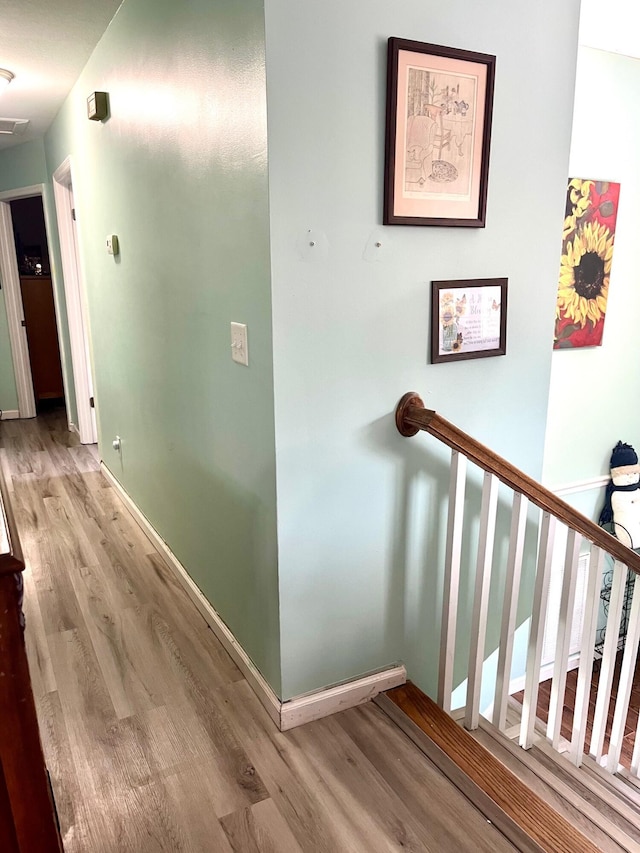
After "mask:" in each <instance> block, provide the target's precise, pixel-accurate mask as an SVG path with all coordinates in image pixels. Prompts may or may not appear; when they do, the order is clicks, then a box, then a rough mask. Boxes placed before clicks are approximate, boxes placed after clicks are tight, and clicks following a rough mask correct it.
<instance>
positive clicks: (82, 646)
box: [0, 411, 514, 853]
mask: <svg viewBox="0 0 640 853" xmlns="http://www.w3.org/2000/svg"><path fill="white" fill-rule="evenodd" d="M0 464H1V466H2V470H3V473H4V476H5V479H6V481H7V485H8V487H9V490H10V497H11V500H12V501H13V505H14V509H15V514H16V519H17V523H18V527H19V532H20V535H21V539H22V545H23V549H24V555H25V561H26V563H27V570H26V571H25V605H24V607H25V614H26V620H27V645H28V654H29V661H30V667H31V676H32V682H33V689H34V693H35V696H36V704H37V708H38V715H39V720H40V727H41V733H42V738H43V747H44V752H45V757H46V761H47V764H48V768H49V772H50V774H51V779H52V785H53V790H54V794H55V799H56V804H57V808H58V812H59V818H60V824H61V830H62V837H63V841H64V846H65V851H66V853H128V851H131V853H148V851H149V853H150V851H171V852H172V853H173V851H216V853H217V851H220V853H230V851H242V853H246V852H248V851H270V853H289V851H325V852H326V853H338V851H390V850H401V849H402V850H413V851H450V850H451V851H453V850H455V851H465V850H474V851H476V850H480V851H483V850H484V851H487V853H489V851H491V853H499V851H503V850H513V849H514V848H513V847H512V846H511V845H510V844H509V843H508V842H507V841H506V840H505V839H504V837H503V836H502V835H501V834H500V833H499V832H498V831H497V830H496V829H495V828H494V827H493V826H492V825H490V824H488V823H487V821H486V820H485V819H484V818H483V816H482V815H481V814H480V813H479V812H477V811H476V810H475V809H474V808H473V807H472V806H471V805H470V804H469V803H468V801H467V800H466V799H465V797H464V796H463V795H462V794H461V793H459V792H458V790H457V789H456V788H455V787H453V786H452V785H451V783H449V782H448V781H447V780H446V779H444V778H443V777H442V776H440V774H439V773H438V771H437V770H436V768H435V767H434V766H433V765H432V764H431V763H430V762H429V761H428V759H427V758H426V757H425V756H423V755H422V753H420V752H419V751H418V750H417V749H416V748H415V747H414V746H413V744H412V743H411V742H410V741H409V740H408V739H407V738H406V737H405V736H404V734H402V732H401V731H400V730H399V729H397V728H396V727H395V726H394V725H393V723H391V722H390V720H389V719H388V718H387V717H386V716H385V715H384V713H383V712H382V711H381V710H380V709H379V708H378V707H377V706H375V705H372V704H369V705H367V706H364V707H360V708H355V709H352V710H349V711H345V712H343V713H341V714H338V715H336V716H334V717H332V718H328V719H325V720H321V721H318V722H316V723H311V724H309V725H307V726H304V727H302V728H299V729H295V730H293V731H291V732H288V733H280V732H278V731H277V729H276V728H275V726H274V725H273V723H272V722H271V719H270V718H269V717H268V715H267V713H266V712H265V711H264V709H263V708H262V706H261V704H260V703H259V702H258V700H257V699H256V698H255V696H254V694H253V693H252V691H251V689H250V688H249V686H248V684H247V682H246V681H245V680H244V678H243V677H242V675H241V673H240V672H239V670H238V669H237V668H236V667H235V665H234V664H233V662H232V661H231V659H230V658H229V657H228V656H227V654H226V652H225V651H224V650H223V649H222V647H221V646H220V644H219V643H218V640H217V639H216V637H215V636H214V634H213V633H212V632H211V630H210V629H209V628H208V626H207V625H206V623H205V622H204V620H203V618H202V616H201V615H200V613H199V611H198V610H197V609H196V608H195V606H194V605H193V604H192V602H191V601H190V600H189V599H188V597H187V596H186V594H185V593H184V591H183V589H182V587H181V586H180V585H179V583H178V582H177V581H176V580H175V578H174V576H173V574H172V572H171V570H170V569H169V568H168V567H167V566H166V565H165V563H164V562H163V561H162V559H161V557H160V556H159V555H158V554H157V552H156V551H155V550H154V547H153V545H152V544H151V543H150V542H149V540H148V539H147V538H146V536H145V535H144V534H143V532H142V531H141V530H140V528H139V527H138V526H137V524H136V523H135V522H134V521H133V519H132V518H131V516H130V515H129V513H128V511H127V510H126V509H125V508H124V506H123V504H122V503H121V501H120V499H119V497H118V495H117V494H116V493H115V491H114V490H113V489H112V488H111V487H110V485H109V483H108V482H107V480H106V479H105V478H104V477H103V476H102V474H101V473H100V470H99V464H98V462H97V460H96V458H95V456H94V455H93V453H92V451H91V450H90V449H89V448H87V447H84V446H82V445H79V444H78V441H77V437H76V436H75V435H73V434H72V433H69V432H68V431H67V429H66V420H65V417H64V412H61V411H58V412H54V413H51V414H48V415H46V416H41V417H39V418H37V419H35V420H30V421H3V422H1V423H0Z"/></svg>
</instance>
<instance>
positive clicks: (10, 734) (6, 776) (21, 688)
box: [0, 473, 62, 853]
mask: <svg viewBox="0 0 640 853" xmlns="http://www.w3.org/2000/svg"><path fill="white" fill-rule="evenodd" d="M0 526H1V529H0V536H1V538H0V541H1V542H2V553H1V554H0V674H1V675H2V678H0V777H1V778H0V842H2V850H3V853H59V851H61V850H62V847H61V841H60V835H59V831H58V824H57V819H56V816H55V807H54V803H53V796H52V792H51V789H50V786H49V780H48V777H47V773H46V768H45V763H44V756H43V753H42V744H41V741H40V730H39V727H38V719H37V716H36V707H35V701H34V698H33V691H32V689H31V676H30V673H29V665H28V661H27V653H26V648H25V641H24V628H25V623H24V614H23V612H22V594H23V585H22V570H23V569H24V560H23V558H22V551H21V548H20V540H19V537H18V533H17V528H16V525H15V519H14V517H13V512H12V510H11V504H10V502H9V500H8V492H7V489H6V485H5V483H4V481H3V478H2V474H1V473H0Z"/></svg>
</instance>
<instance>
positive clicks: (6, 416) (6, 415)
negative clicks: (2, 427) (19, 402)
mask: <svg viewBox="0 0 640 853" xmlns="http://www.w3.org/2000/svg"><path fill="white" fill-rule="evenodd" d="M19 417H20V412H19V411H18V409H3V410H2V414H0V420H2V421H13V420H15V419H16V418H19Z"/></svg>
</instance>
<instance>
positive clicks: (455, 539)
mask: <svg viewBox="0 0 640 853" xmlns="http://www.w3.org/2000/svg"><path fill="white" fill-rule="evenodd" d="M466 473H467V457H466V456H464V454H462V453H459V452H458V451H457V450H453V451H452V452H451V474H450V480H449V515H448V520H447V543H446V551H445V567H444V581H443V591H442V626H441V629H440V672H439V677H438V705H439V706H440V707H441V708H442V709H443V710H444V711H446V712H447V714H449V713H450V712H451V693H452V690H453V664H454V659H455V646H456V624H457V616H458V591H459V585H460V554H461V552H462V527H463V521H464V494H465V486H466Z"/></svg>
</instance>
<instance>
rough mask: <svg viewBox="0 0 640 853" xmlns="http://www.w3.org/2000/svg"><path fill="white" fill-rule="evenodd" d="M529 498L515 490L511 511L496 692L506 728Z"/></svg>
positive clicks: (497, 721)
mask: <svg viewBox="0 0 640 853" xmlns="http://www.w3.org/2000/svg"><path fill="white" fill-rule="evenodd" d="M528 507H529V501H528V499H527V498H526V497H525V496H524V495H522V494H520V492H514V494H513V508H512V512H511V534H510V536H509V553H508V555H507V570H506V575H505V582H504V603H503V605H502V627H501V630H500V648H499V652H498V673H497V676H496V694H495V699H494V703H493V725H494V726H496V727H497V728H499V729H500V731H504V730H505V727H506V723H507V701H508V699H509V680H510V678H511V660H512V657H513V635H514V633H515V627H516V611H517V608H518V593H519V591H520V574H521V571H522V554H523V551H524V535H525V528H526V525H527V509H528Z"/></svg>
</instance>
